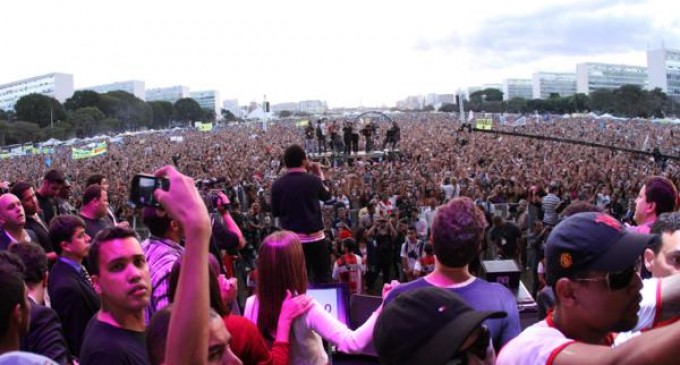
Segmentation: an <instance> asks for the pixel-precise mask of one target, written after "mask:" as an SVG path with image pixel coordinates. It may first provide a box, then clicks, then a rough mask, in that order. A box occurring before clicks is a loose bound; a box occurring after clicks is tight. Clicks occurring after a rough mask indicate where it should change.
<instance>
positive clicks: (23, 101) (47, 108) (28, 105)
mask: <svg viewBox="0 0 680 365" xmlns="http://www.w3.org/2000/svg"><path fill="white" fill-rule="evenodd" d="M14 110H15V112H16V117H17V119H19V120H22V121H27V122H32V123H36V124H38V126H40V127H47V126H50V124H51V122H52V121H54V122H56V121H57V120H65V119H66V112H65V111H64V107H62V105H61V103H59V100H57V99H55V98H52V97H49V96H46V95H42V94H28V95H25V96H22V97H21V98H19V100H17V103H16V104H15V105H14Z"/></svg>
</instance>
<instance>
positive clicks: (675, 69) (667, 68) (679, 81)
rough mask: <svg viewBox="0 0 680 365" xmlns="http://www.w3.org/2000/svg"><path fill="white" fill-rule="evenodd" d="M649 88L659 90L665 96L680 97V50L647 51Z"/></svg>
mask: <svg viewBox="0 0 680 365" xmlns="http://www.w3.org/2000/svg"><path fill="white" fill-rule="evenodd" d="M647 67H648V68H649V87H650V88H652V89H653V88H657V87H658V88H660V89H661V90H663V92H665V93H666V94H668V95H670V96H674V97H680V50H674V49H665V48H661V49H655V50H651V51H647Z"/></svg>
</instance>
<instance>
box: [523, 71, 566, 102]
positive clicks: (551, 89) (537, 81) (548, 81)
mask: <svg viewBox="0 0 680 365" xmlns="http://www.w3.org/2000/svg"><path fill="white" fill-rule="evenodd" d="M532 81H533V85H532V86H533V93H532V94H533V98H534V99H548V98H549V97H550V94H558V95H559V96H571V95H574V94H576V74H575V73H573V72H542V71H541V72H536V73H534V74H533V75H532Z"/></svg>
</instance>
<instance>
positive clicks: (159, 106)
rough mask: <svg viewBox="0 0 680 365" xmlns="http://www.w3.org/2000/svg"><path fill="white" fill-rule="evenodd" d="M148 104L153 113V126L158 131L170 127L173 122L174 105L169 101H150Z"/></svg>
mask: <svg viewBox="0 0 680 365" xmlns="http://www.w3.org/2000/svg"><path fill="white" fill-rule="evenodd" d="M147 104H148V105H149V106H150V107H151V110H152V112H153V119H152V122H151V126H152V127H153V128H156V129H162V128H167V127H169V126H170V121H171V120H172V112H173V109H172V103H171V102H169V101H150V102H147Z"/></svg>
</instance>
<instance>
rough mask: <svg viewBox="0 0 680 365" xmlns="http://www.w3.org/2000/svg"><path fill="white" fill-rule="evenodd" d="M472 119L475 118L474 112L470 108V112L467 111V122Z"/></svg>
mask: <svg viewBox="0 0 680 365" xmlns="http://www.w3.org/2000/svg"><path fill="white" fill-rule="evenodd" d="M473 119H475V113H473V112H472V110H470V113H468V122H472V120H473Z"/></svg>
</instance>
